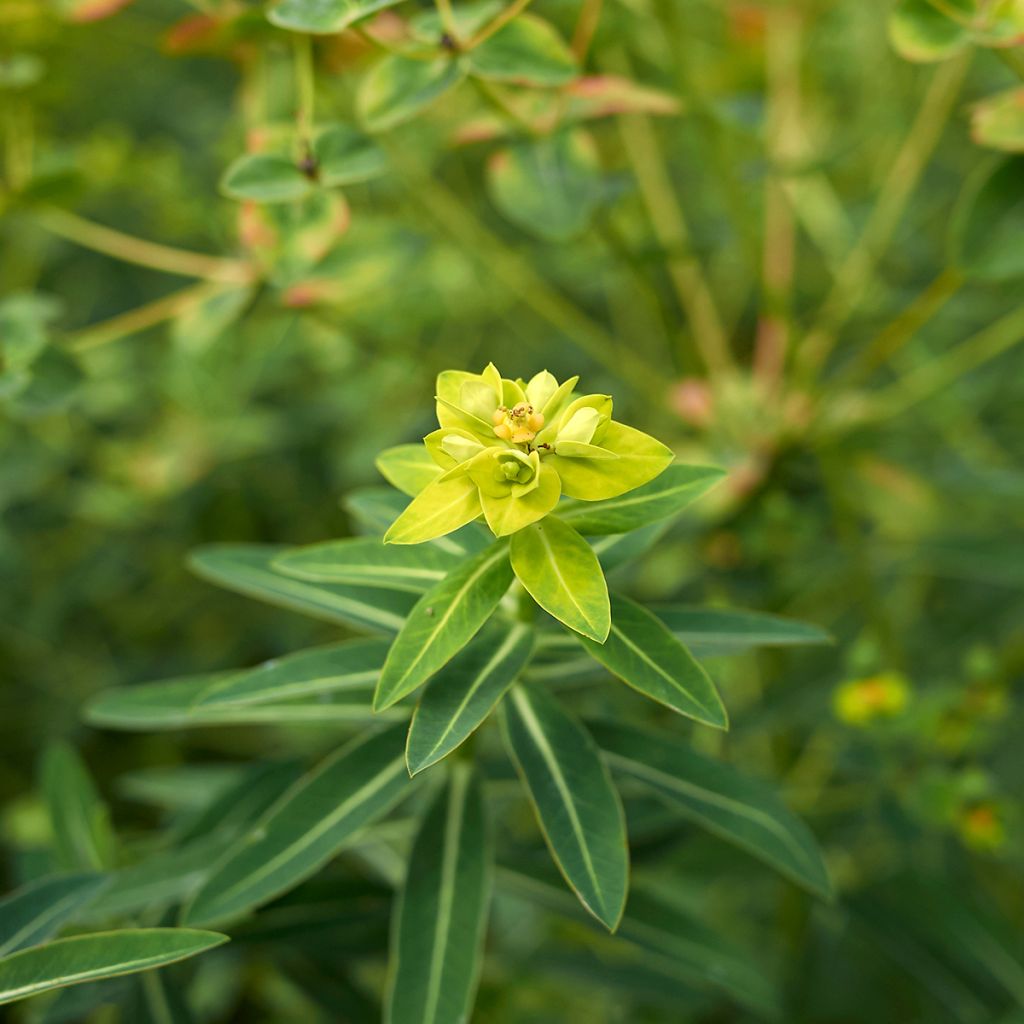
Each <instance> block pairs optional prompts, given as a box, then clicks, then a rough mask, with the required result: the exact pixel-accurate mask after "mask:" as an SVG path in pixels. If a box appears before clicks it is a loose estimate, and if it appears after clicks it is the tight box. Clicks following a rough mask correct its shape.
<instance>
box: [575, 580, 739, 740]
mask: <svg viewBox="0 0 1024 1024" xmlns="http://www.w3.org/2000/svg"><path fill="white" fill-rule="evenodd" d="M580 643H582V644H583V646H584V647H586V649H587V650H588V651H589V652H590V653H591V655H593V657H594V658H595V659H596V660H597V661H599V662H600V663H601V664H602V665H604V666H605V667H606V668H607V669H608V670H609V671H610V672H613V673H614V674H615V675H617V676H618V677H619V678H620V679H621V680H622V681H623V682H624V683H627V684H628V685H630V686H632V687H633V689H635V690H638V691H639V692H640V693H642V694H643V695H644V696H645V697H650V698H651V700H656V701H658V703H660V704H664V705H665V706H666V707H670V708H672V710H673V711H678V712H679V714H681V715H686V716H688V717H689V718H693V719H695V720H696V721H698V722H703V723H705V724H706V725H713V726H715V728H717V729H726V728H728V724H729V720H728V716H727V715H726V712H725V708H724V706H723V705H722V700H721V698H720V697H719V696H718V691H717V690H716V689H715V684H714V683H713V682H712V681H711V679H710V677H709V676H708V674H707V673H706V672H705V671H704V669H703V668H701V666H700V665H699V664H698V663H697V662H696V661H695V660H694V657H693V655H692V654H690V652H689V651H688V650H687V649H686V648H685V647H684V646H683V645H682V644H681V643H680V642H679V641H678V640H677V639H676V638H675V637H674V636H673V635H672V634H671V633H670V632H669V629H668V627H667V626H666V625H664V623H662V622H661V621H660V620H659V619H657V618H656V617H655V616H654V615H652V614H651V613H650V612H649V611H647V609H646V608H643V607H642V606H641V605H638V604H637V603H636V602H635V601H630V600H629V598H626V597H622V596H621V595H618V594H616V595H615V597H614V598H613V599H612V625H611V632H610V633H609V634H608V640H607V642H605V643H604V644H596V643H594V642H593V640H589V639H587V638H586V637H583V638H581V639H580Z"/></svg>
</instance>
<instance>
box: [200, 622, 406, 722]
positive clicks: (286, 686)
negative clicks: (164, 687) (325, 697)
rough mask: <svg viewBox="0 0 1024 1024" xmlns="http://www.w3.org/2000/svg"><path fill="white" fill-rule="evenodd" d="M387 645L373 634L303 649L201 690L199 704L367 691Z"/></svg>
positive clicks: (276, 700) (221, 703)
mask: <svg viewBox="0 0 1024 1024" xmlns="http://www.w3.org/2000/svg"><path fill="white" fill-rule="evenodd" d="M387 650H388V641H387V640H385V639H383V638H378V637H373V638H371V639H367V640H363V639H360V640H343V641H342V642H341V643H337V644H329V645H328V646H325V647H313V648H311V649H310V650H306V651H298V652H297V653H295V654H289V655H286V656H285V657H283V658H275V659H274V660H273V661H267V662H264V663H263V664H262V665H259V666H257V667H256V668H253V669H248V670H246V671H242V672H238V673H234V674H232V675H230V676H229V677H228V678H227V679H225V680H224V681H223V682H216V683H214V684H213V685H212V686H210V687H208V688H207V689H206V690H203V691H202V693H200V694H199V696H198V698H197V699H196V703H195V707H196V708H198V709H202V708H205V707H210V706H211V705H223V704H266V703H273V702H279V701H286V700H289V699H291V698H293V697H313V696H320V695H321V694H325V693H336V692H337V691H339V690H351V689H357V690H359V691H360V692H361V694H362V695H365V694H366V692H367V690H368V688H369V687H370V686H371V685H372V684H373V683H374V682H376V680H377V675H378V674H379V673H380V669H381V666H382V665H383V664H384V658H385V655H386V654H387Z"/></svg>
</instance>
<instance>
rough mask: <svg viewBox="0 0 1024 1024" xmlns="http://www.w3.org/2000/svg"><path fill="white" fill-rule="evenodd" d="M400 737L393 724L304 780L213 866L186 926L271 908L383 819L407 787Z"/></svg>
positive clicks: (341, 752) (337, 755) (187, 914)
mask: <svg viewBox="0 0 1024 1024" xmlns="http://www.w3.org/2000/svg"><path fill="white" fill-rule="evenodd" d="M402 732H403V729H402V727H401V726H392V727H390V728H388V729H385V730H383V731H380V732H376V733H372V734H370V735H369V736H364V737H361V738H359V739H357V740H356V741H354V742H352V743H350V744H348V745H347V746H345V747H342V748H341V749H340V750H339V751H337V753H335V754H334V755H333V756H331V757H329V758H327V759H326V760H325V761H324V762H323V763H322V764H320V766H319V767H318V768H316V769H315V770H314V771H313V772H311V773H310V774H308V775H306V776H304V777H303V778H302V779H300V780H299V781H298V782H297V783H296V784H295V785H294V786H293V787H292V788H291V789H290V790H288V792H286V793H285V794H284V795H283V796H282V797H281V798H280V799H279V800H278V801H277V803H276V804H274V806H273V807H271V808H270V809H269V810H268V811H267V813H266V814H265V815H264V816H263V818H261V819H260V820H259V821H258V822H257V823H256V824H255V826H254V827H253V829H252V830H251V831H250V832H249V833H248V835H246V836H245V837H244V838H243V839H242V840H240V841H239V844H238V846H237V848H235V849H233V850H232V851H231V852H230V853H229V854H228V856H227V857H226V858H225V859H224V860H223V861H221V862H220V863H219V864H217V865H215V866H214V868H213V871H212V872H211V874H210V876H209V878H207V880H206V882H205V884H204V885H203V887H202V888H201V889H200V890H199V892H198V893H197V894H196V897H195V899H194V900H193V902H192V903H191V904H190V905H189V906H188V907H187V908H186V910H185V914H184V922H185V923H192V924H195V923H209V922H213V921H226V920H230V919H233V918H237V917H239V916H241V915H242V914H244V913H246V912H247V911H249V910H251V909H252V908H253V907H257V906H260V905H261V904H263V903H266V902H267V901H268V900H271V899H273V898H274V897H275V896H278V895H280V894H281V893H282V892H286V891H287V890H288V889H291V888H293V887H294V886H296V885H298V884H299V882H301V881H303V880H304V879H306V878H308V877H309V876H310V875H312V874H313V873H314V872H316V871H318V870H319V869H320V868H321V867H322V866H323V865H324V864H325V863H326V862H327V861H328V860H329V859H330V858H331V857H333V856H334V855H335V854H336V853H337V851H338V850H339V849H340V848H341V847H342V846H343V845H344V844H345V842H346V841H347V840H348V839H350V838H351V837H352V835H353V834H354V833H355V832H356V831H358V830H359V829H360V828H362V827H363V826H364V825H367V824H369V823H370V822H372V821H373V820H374V819H376V818H379V817H380V816H381V815H382V814H384V813H385V812H386V811H387V810H388V809H389V808H390V807H391V806H392V805H393V804H394V803H395V801H396V800H397V799H398V798H399V797H400V796H401V795H402V793H403V792H405V790H406V788H407V787H408V785H409V776H408V773H407V772H406V770H405V759H404V757H403V756H402V741H401V736H402Z"/></svg>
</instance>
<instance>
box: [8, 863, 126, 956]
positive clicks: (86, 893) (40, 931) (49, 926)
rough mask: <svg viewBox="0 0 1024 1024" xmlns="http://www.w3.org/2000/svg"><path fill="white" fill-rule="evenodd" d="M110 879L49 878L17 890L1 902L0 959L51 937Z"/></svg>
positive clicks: (83, 875) (96, 875) (97, 877)
mask: <svg viewBox="0 0 1024 1024" xmlns="http://www.w3.org/2000/svg"><path fill="white" fill-rule="evenodd" d="M108 882H109V878H107V876H105V875H98V874H76V875H52V876H51V877H49V878H41V879H39V880H38V881H36V882H30V883H29V884H28V885H23V886H22V887H21V888H20V889H16V890H15V891H14V892H12V893H11V894H10V895H9V896H6V897H4V899H3V900H2V901H0V957H3V956H7V955H8V954H10V953H14V952H15V951H16V950H19V949H23V948H24V947H25V946H35V945H38V944H39V943H40V942H45V941H46V939H48V938H50V936H51V935H54V934H55V933H56V932H57V930H58V929H59V928H60V927H61V925H63V924H64V923H65V922H67V921H70V920H72V919H73V918H74V916H75V915H76V914H77V913H78V911H80V910H81V909H83V908H84V907H86V906H88V905H89V903H91V902H92V900H93V899H94V898H95V897H96V895H97V894H98V893H99V891H100V890H101V889H102V888H103V887H104V886H105V885H107V884H108Z"/></svg>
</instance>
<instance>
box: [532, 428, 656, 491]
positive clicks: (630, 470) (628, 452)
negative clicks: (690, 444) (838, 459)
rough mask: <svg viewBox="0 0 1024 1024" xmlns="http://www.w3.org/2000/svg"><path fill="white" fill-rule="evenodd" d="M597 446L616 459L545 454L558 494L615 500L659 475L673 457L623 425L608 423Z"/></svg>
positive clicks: (645, 437) (642, 435) (653, 441)
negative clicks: (556, 477)
mask: <svg viewBox="0 0 1024 1024" xmlns="http://www.w3.org/2000/svg"><path fill="white" fill-rule="evenodd" d="M601 447H602V448H607V449H608V450H609V451H612V452H615V454H616V455H618V458H617V459H612V460H608V459H573V458H566V457H564V456H561V455H549V456H548V457H547V458H546V459H545V460H544V461H545V462H547V463H549V464H550V465H552V466H553V467H554V468H555V469H557V470H558V475H559V476H560V477H561V478H562V493H563V494H564V495H566V497H569V498H580V499H582V500H583V501H600V500H602V499H606V498H615V497H618V496H619V495H620V494H625V493H626V492H627V491H632V490H633V489H634V488H636V487H640V486H641V485H643V484H646V483H647V482H648V481H650V480H653V479H654V478H655V477H656V476H658V475H659V474H661V473H663V472H664V471H665V470H666V469H667V468H668V466H669V464H670V463H671V462H672V459H673V455H672V451H671V450H670V449H669V448H666V447H665V445H663V444H662V443H661V442H660V441H658V440H655V438H653V437H651V436H650V435H649V434H645V433H643V432H642V431H640V430H636V429H634V428H633V427H627V426H626V425H625V424H624V423H616V422H615V420H611V421H610V422H609V423H608V424H606V426H605V428H604V433H603V434H602V435H601Z"/></svg>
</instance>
